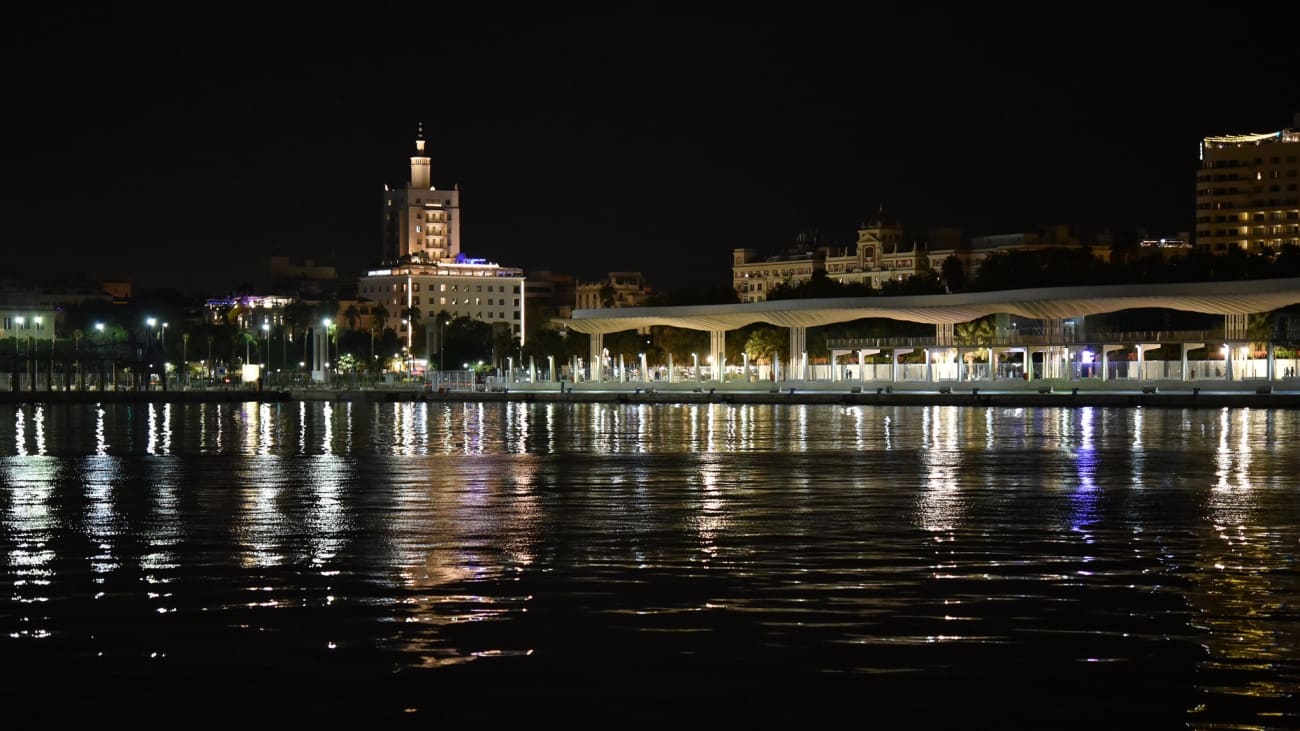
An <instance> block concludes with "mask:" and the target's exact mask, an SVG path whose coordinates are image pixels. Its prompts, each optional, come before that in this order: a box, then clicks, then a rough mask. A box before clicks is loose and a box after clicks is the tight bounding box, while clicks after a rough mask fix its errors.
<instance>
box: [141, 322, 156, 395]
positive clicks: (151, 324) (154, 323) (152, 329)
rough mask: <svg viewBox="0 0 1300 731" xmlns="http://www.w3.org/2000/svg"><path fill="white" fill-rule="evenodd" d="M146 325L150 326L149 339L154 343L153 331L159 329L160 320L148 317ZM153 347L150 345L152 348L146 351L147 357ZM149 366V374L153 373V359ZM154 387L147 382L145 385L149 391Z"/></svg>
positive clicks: (150, 360)
mask: <svg viewBox="0 0 1300 731" xmlns="http://www.w3.org/2000/svg"><path fill="white" fill-rule="evenodd" d="M144 323H145V324H146V325H148V326H149V331H150V332H149V335H148V339H149V340H150V341H152V340H153V331H154V330H157V329H158V319H157V318H155V317H148V318H145V321H144ZM152 345H153V344H152V343H150V348H148V349H146V350H145V354H146V355H148V351H149V350H150V349H152ZM149 364H150V368H149V373H153V367H152V366H153V358H150V359H149ZM136 382H137V383H139V381H138V380H137V381H136ZM152 385H153V384H152V383H147V382H146V384H145V388H146V389H148V388H149V387H151V386H152Z"/></svg>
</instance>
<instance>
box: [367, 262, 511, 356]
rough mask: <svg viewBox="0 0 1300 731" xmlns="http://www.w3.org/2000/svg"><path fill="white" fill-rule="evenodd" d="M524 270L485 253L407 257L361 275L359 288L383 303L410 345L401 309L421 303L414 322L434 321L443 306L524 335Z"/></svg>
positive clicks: (454, 313) (421, 324) (452, 313)
mask: <svg viewBox="0 0 1300 731" xmlns="http://www.w3.org/2000/svg"><path fill="white" fill-rule="evenodd" d="M524 279H525V278H524V272H523V270H522V269H519V268H515V267H503V266H500V265H499V264H492V263H489V262H487V261H486V260H483V259H470V258H468V257H464V256H462V257H460V260H459V261H453V262H436V263H433V264H422V263H408V264H399V265H397V266H393V267H385V268H379V269H371V270H370V271H368V272H366V274H365V276H363V277H362V278H361V282H360V283H359V284H358V287H357V294H358V295H360V296H361V297H364V298H365V299H368V300H370V301H372V302H375V303H377V304H381V305H383V306H384V309H385V310H387V312H388V314H389V319H388V323H387V324H388V325H389V326H391V327H393V329H394V330H395V331H396V332H397V334H398V335H399V336H400V337H401V338H402V339H403V340H405V341H406V342H407V345H410V344H411V342H412V331H411V329H410V327H409V323H407V322H406V321H405V320H404V318H403V317H402V314H401V313H402V312H403V311H405V310H407V309H408V308H410V309H418V310H419V312H420V321H419V322H417V323H416V327H417V328H419V327H427V326H430V325H431V324H432V323H433V321H434V318H435V317H436V316H437V314H438V313H439V312H443V311H446V313H447V314H448V315H450V316H451V317H452V318H453V319H454V318H457V317H468V318H470V319H472V320H479V321H481V322H486V323H488V324H489V325H493V326H500V327H503V328H505V327H508V328H509V329H510V334H511V336H512V337H517V338H519V342H520V344H522V343H523V341H524Z"/></svg>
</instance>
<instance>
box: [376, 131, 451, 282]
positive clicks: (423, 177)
mask: <svg viewBox="0 0 1300 731" xmlns="http://www.w3.org/2000/svg"><path fill="white" fill-rule="evenodd" d="M425 145H426V142H425V139H424V125H423V124H421V125H420V126H419V129H418V131H417V133H416V138H415V154H414V155H412V156H411V180H410V182H409V183H408V184H406V185H404V186H401V187H398V188H389V187H388V186H385V187H384V244H383V254H382V257H381V261H384V262H394V261H397V260H399V259H407V258H409V259H415V260H419V261H427V262H437V261H454V260H455V259H456V257H457V255H459V254H460V190H459V188H457V187H453V188H452V189H451V190H438V189H437V188H436V187H435V186H434V185H433V184H432V182H431V177H430V158H429V156H428V154H427V152H426V148H425Z"/></svg>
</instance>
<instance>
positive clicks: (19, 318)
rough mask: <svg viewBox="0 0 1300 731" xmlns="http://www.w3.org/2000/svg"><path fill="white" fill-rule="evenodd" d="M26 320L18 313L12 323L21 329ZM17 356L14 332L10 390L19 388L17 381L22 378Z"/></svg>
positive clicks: (16, 341)
mask: <svg viewBox="0 0 1300 731" xmlns="http://www.w3.org/2000/svg"><path fill="white" fill-rule="evenodd" d="M26 321H27V320H26V319H25V318H24V317H23V316H22V315H19V316H17V317H15V318H14V324H15V325H17V326H18V328H19V329H22V326H23V323H24V322H26ZM18 357H19V352H18V335H17V334H16V333H15V334H14V376H13V378H14V382H13V383H12V384H10V386H11V389H10V390H13V391H17V390H19V388H20V386H19V381H21V380H22V376H20V375H18ZM23 372H24V373H25V372H27V369H26V368H24V369H23Z"/></svg>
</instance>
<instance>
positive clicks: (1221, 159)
mask: <svg viewBox="0 0 1300 731" xmlns="http://www.w3.org/2000/svg"><path fill="white" fill-rule="evenodd" d="M1284 244H1291V245H1293V246H1300V114H1297V115H1296V120H1295V126H1294V127H1293V128H1292V129H1284V130H1279V131H1276V132H1266V133H1261V134H1241V135H1224V136H1218V137H1206V138H1205V139H1203V140H1201V168H1200V170H1199V171H1198V172H1197V174H1196V247H1197V248H1198V249H1201V250H1205V251H1209V252H1211V253H1214V254H1223V253H1226V252H1227V251H1228V250H1229V249H1231V248H1232V247H1237V248H1240V249H1243V250H1245V251H1247V252H1249V253H1258V252H1260V251H1262V250H1264V249H1266V248H1271V249H1274V250H1276V249H1278V248H1279V247H1281V246H1283V245H1284Z"/></svg>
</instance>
